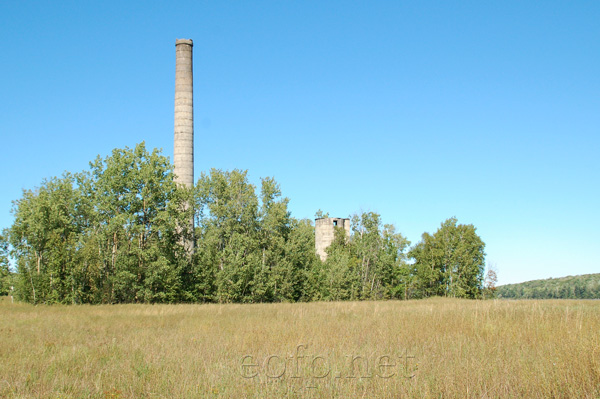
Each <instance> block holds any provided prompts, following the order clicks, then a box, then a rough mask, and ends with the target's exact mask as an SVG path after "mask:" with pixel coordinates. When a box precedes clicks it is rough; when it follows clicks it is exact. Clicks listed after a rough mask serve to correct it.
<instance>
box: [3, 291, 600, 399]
mask: <svg viewBox="0 0 600 399" xmlns="http://www.w3.org/2000/svg"><path fill="white" fill-rule="evenodd" d="M0 397H2V398H88V397H89V398H211V397H215V398H278V397H289V398H301V397H306V398H332V397H340V398H404V397H407V398H423V397H431V398H509V397H523V398H563V397H570V398H598V397H600V301H578V300H541V301H534V300H529V301H502V300H489V301H471V300H454V299H442V298H435V299H428V300H419V301H400V302H399V301H388V302H319V303H298V304H256V305H235V304H228V305H218V304H211V305H106V306H32V305H27V304H21V303H11V302H10V300H9V299H8V298H6V297H5V298H2V299H0Z"/></svg>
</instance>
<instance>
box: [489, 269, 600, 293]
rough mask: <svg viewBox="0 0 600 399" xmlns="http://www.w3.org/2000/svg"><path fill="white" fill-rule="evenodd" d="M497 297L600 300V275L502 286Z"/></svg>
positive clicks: (585, 275) (584, 275)
mask: <svg viewBox="0 0 600 399" xmlns="http://www.w3.org/2000/svg"><path fill="white" fill-rule="evenodd" d="M497 296H498V297H500V298H510V299H600V274H598V273H596V274H583V275H581V276H567V277H561V278H550V279H546V280H533V281H526V282H524V283H519V284H507V285H502V286H500V287H498V289H497Z"/></svg>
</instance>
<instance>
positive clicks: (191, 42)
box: [175, 39, 194, 46]
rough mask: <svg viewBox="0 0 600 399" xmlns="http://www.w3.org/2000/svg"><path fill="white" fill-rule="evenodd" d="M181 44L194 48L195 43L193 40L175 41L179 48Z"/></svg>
mask: <svg viewBox="0 0 600 399" xmlns="http://www.w3.org/2000/svg"><path fill="white" fill-rule="evenodd" d="M180 44H189V45H190V46H193V45H194V42H193V41H192V39H175V45H176V46H177V45H180Z"/></svg>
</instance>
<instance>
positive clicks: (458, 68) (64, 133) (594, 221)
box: [0, 0, 600, 284]
mask: <svg viewBox="0 0 600 399" xmlns="http://www.w3.org/2000/svg"><path fill="white" fill-rule="evenodd" d="M0 15H1V16H2V23H1V24H0V93H1V95H0V138H1V143H2V156H1V157H0V177H1V182H2V184H1V188H0V228H2V227H8V226H10V224H11V223H12V216H11V213H10V208H11V201H12V200H15V199H18V198H20V196H21V190H22V189H23V188H34V187H35V186H36V185H39V184H40V182H41V181H42V179H43V178H45V177H50V176H56V175H60V174H62V172H63V171H65V170H68V171H72V172H76V171H81V170H83V169H87V168H88V162H89V161H91V160H92V159H94V158H95V157H96V156H97V155H98V154H100V155H102V156H103V157H104V156H106V155H108V154H109V153H110V151H111V150H112V149H113V148H123V147H125V146H129V147H132V146H134V145H135V144H136V143H138V142H141V141H146V144H147V146H149V147H151V148H152V147H159V148H162V149H163V151H164V153H165V154H166V155H168V156H169V157H170V158H171V159H172V153H173V96H174V80H175V39H176V38H191V39H193V40H194V84H195V85H194V96H195V98H194V101H195V110H194V112H195V140H196V141H195V154H196V159H195V161H196V163H195V172H196V176H199V175H200V173H201V172H202V171H208V170H209V169H210V168H213V167H214V168H221V169H227V170H230V169H233V168H240V169H248V170H249V176H250V179H251V181H252V182H254V183H259V181H260V177H266V176H273V177H274V178H275V179H276V180H277V181H278V182H279V183H280V185H281V188H282V191H283V193H284V195H285V196H287V197H289V198H290V199H291V202H290V209H291V211H292V215H293V216H295V217H297V218H313V217H314V214H315V212H316V211H317V210H318V209H322V210H324V211H326V212H329V213H330V214H331V215H332V216H339V217H348V216H349V215H351V214H353V213H356V212H360V211H375V212H378V213H380V214H381V215H382V218H383V221H384V222H385V223H393V224H394V225H396V227H397V229H398V231H400V232H401V233H402V234H404V235H405V236H407V237H408V239H409V240H410V241H411V242H413V243H416V242H418V241H419V239H420V236H421V234H422V233H423V232H425V231H427V232H430V233H433V232H435V230H436V229H437V228H438V227H439V225H440V224H441V222H442V221H443V220H445V219H447V218H449V217H452V216H456V217H457V218H458V221H459V223H465V224H474V225H475V227H477V232H478V233H479V235H480V236H481V237H482V239H483V240H484V241H485V243H486V252H487V261H488V262H492V263H494V264H495V265H496V267H497V269H498V272H499V282H500V283H502V284H504V283H512V282H520V281H526V280H531V279H538V278H548V277H560V276H564V275H573V274H584V273H595V272H600V256H598V253H597V252H598V248H599V246H600V210H599V206H598V205H599V202H600V201H599V197H600V184H599V183H600V156H599V153H600V46H599V44H598V43H600V22H599V21H600V2H598V1H577V2H569V1H544V2H532V1H521V0H519V1H507V0H501V1H460V2H459V1H401V0H397V1H326V0H325V1H324V0H319V1H210V2H209V1H189V2H186V1H179V2H167V1H164V2H160V1H122V0H121V1H106V0H104V1H89V2H88V1H81V0H77V1H62V0H61V1H60V2H58V1H3V2H1V3H0Z"/></svg>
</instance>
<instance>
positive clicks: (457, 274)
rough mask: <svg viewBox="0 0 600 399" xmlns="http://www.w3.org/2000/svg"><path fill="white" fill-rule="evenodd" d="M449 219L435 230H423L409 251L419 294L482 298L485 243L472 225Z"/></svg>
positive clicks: (415, 284) (416, 291)
mask: <svg viewBox="0 0 600 399" xmlns="http://www.w3.org/2000/svg"><path fill="white" fill-rule="evenodd" d="M457 223H458V221H457V219H456V218H450V219H447V220H446V221H445V222H443V223H442V225H441V226H440V228H439V229H438V230H437V231H436V232H435V233H434V234H433V235H431V234H429V233H424V234H423V236H422V239H421V242H419V243H418V244H417V245H415V246H414V247H413V248H412V249H411V251H410V253H409V255H410V256H411V257H413V258H414V259H415V263H414V264H413V274H414V277H415V280H414V289H415V294H416V296H418V297H428V296H434V295H439V296H449V297H458V298H479V297H480V296H481V294H482V290H483V273H484V265H485V252H484V249H485V244H484V243H483V241H482V240H481V238H480V237H479V236H478V235H477V234H476V233H475V227H474V226H473V225H464V224H457Z"/></svg>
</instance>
